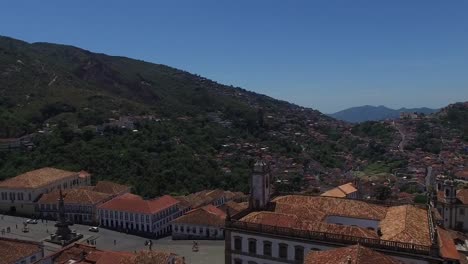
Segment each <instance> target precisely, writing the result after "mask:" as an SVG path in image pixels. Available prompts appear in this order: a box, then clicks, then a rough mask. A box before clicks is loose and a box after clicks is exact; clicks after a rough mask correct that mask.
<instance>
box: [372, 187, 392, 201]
mask: <svg viewBox="0 0 468 264" xmlns="http://www.w3.org/2000/svg"><path fill="white" fill-rule="evenodd" d="M391 195H392V189H390V187H388V186H384V185H381V186H379V187H377V188H376V189H375V198H377V200H381V201H385V200H387V199H388V198H390V196H391Z"/></svg>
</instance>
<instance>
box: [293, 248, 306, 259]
mask: <svg viewBox="0 0 468 264" xmlns="http://www.w3.org/2000/svg"><path fill="white" fill-rule="evenodd" d="M294 260H298V261H303V260H304V247H302V246H295V247H294Z"/></svg>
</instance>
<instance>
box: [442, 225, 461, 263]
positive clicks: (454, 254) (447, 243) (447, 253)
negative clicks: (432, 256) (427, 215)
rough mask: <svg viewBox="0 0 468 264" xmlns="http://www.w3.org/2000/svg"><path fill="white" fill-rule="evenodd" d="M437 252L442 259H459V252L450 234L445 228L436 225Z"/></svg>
mask: <svg viewBox="0 0 468 264" xmlns="http://www.w3.org/2000/svg"><path fill="white" fill-rule="evenodd" d="M437 233H438V236H437V238H438V240H439V253H440V255H441V256H442V257H443V258H444V259H451V260H460V254H459V253H458V251H457V247H456V246H455V243H454V241H453V237H452V235H451V234H450V233H449V232H448V231H447V230H445V229H443V228H441V227H437Z"/></svg>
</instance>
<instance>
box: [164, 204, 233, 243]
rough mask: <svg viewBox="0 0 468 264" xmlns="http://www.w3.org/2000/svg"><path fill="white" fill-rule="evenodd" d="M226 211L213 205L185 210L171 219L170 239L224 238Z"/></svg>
mask: <svg viewBox="0 0 468 264" xmlns="http://www.w3.org/2000/svg"><path fill="white" fill-rule="evenodd" d="M225 219H226V213H225V212H223V211H222V210H220V209H219V208H216V207H215V206H213V205H206V206H203V207H201V208H197V209H194V210H192V211H189V212H187V213H186V214H185V215H183V216H181V217H179V218H177V219H175V220H173V221H172V222H171V225H172V239H174V240H180V239H206V240H218V239H224V223H225Z"/></svg>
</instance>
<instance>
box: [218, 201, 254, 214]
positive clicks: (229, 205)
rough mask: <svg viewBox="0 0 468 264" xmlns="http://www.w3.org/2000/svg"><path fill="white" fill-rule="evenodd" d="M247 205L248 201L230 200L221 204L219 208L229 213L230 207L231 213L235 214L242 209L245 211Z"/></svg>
mask: <svg viewBox="0 0 468 264" xmlns="http://www.w3.org/2000/svg"><path fill="white" fill-rule="evenodd" d="M247 207H249V203H248V202H242V203H236V202H234V201H229V202H227V203H225V204H223V205H221V206H218V208H219V209H221V210H222V211H223V212H225V213H227V210H228V209H229V214H230V215H235V214H237V213H239V212H241V211H244V210H245V209H247Z"/></svg>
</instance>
